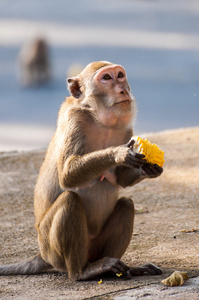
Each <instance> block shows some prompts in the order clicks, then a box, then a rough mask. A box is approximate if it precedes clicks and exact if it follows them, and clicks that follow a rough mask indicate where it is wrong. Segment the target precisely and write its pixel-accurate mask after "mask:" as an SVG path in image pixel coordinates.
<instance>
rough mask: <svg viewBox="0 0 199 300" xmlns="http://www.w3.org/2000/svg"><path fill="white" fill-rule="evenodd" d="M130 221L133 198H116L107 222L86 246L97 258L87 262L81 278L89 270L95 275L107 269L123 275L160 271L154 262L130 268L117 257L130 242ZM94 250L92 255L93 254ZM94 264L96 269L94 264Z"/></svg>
mask: <svg viewBox="0 0 199 300" xmlns="http://www.w3.org/2000/svg"><path fill="white" fill-rule="evenodd" d="M133 222H134V204H133V201H132V200H131V199H130V198H121V199H119V200H118V202H117V204H116V206H115V209H114V211H113V213H112V215H111V216H110V218H109V219H108V221H107V222H106V224H105V226H104V228H103V229H102V231H101V233H100V235H99V236H98V237H97V238H96V239H94V240H93V241H92V244H91V247H90V249H89V257H90V258H91V260H95V259H96V258H99V260H98V261H96V262H95V263H93V264H90V265H87V267H86V268H85V270H84V273H83V274H82V279H88V278H89V277H91V276H90V275H91V274H92V275H98V274H99V273H100V271H101V273H104V272H107V271H112V272H114V273H122V274H123V275H124V276H125V278H131V276H135V275H137V276H138V275H143V274H144V273H145V272H147V273H149V274H151V275H156V274H161V270H160V269H159V268H158V267H156V266H155V265H153V264H147V265H145V266H142V267H138V268H130V267H128V266H126V265H125V264H124V263H123V262H122V261H121V260H120V258H121V257H122V255H123V254H124V252H125V251H126V248H127V247H128V245H129V243H130V240H131V237H132V233H133ZM93 254H94V256H93V257H92V255H93ZM94 266H95V269H94V268H93V267H94ZM94 270H95V272H94ZM90 273H91V274H90Z"/></svg>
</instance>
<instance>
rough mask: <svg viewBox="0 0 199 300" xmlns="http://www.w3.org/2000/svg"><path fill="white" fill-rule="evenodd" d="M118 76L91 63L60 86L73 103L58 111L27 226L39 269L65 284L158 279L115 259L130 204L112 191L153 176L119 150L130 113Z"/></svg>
mask: <svg viewBox="0 0 199 300" xmlns="http://www.w3.org/2000/svg"><path fill="white" fill-rule="evenodd" d="M107 66H108V68H105V73H106V72H108V74H110V75H111V76H112V77H111V80H108V81H107V82H106V80H104V79H103V76H104V75H103V71H102V73H98V72H99V71H98V70H99V69H101V68H103V67H107ZM123 70H124V69H123V68H122V67H120V66H117V65H114V64H111V63H107V62H95V63H92V64H90V65H89V66H88V67H86V68H85V69H84V70H83V71H82V73H81V74H80V75H79V76H78V77H77V78H73V79H69V80H68V82H69V88H70V90H71V93H72V94H73V95H74V96H76V98H75V97H73V96H71V97H69V98H67V99H66V100H65V102H64V103H63V105H62V107H61V109H60V112H59V118H58V123H57V130H56V132H55V135H54V136H53V138H52V140H51V143H50V145H49V148H48V151H47V153H46V157H45V161H44V163H43V165H42V167H41V170H40V173H39V176H38V180H37V184H36V187H35V200H34V212H35V217H36V223H35V225H36V229H37V231H38V241H39V247H40V254H41V257H42V259H43V261H44V263H45V270H46V266H49V268H54V269H56V270H59V271H62V272H68V275H69V278H71V279H89V278H91V277H93V276H96V275H98V274H101V273H104V272H107V271H112V272H114V273H118V272H119V273H123V274H124V275H125V276H130V275H133V274H137V275H138V274H142V273H143V272H145V271H147V272H149V273H153V274H158V273H159V272H160V270H159V269H158V268H157V267H154V266H152V267H151V265H150V266H147V267H146V266H145V267H143V268H137V269H132V268H129V267H127V266H126V265H125V264H123V263H122V262H121V260H120V258H121V256H122V255H123V254H124V252H125V250H126V248H127V246H128V244H129V242H130V239H131V236H132V232H133V220H134V205H133V202H132V200H131V199H129V198H128V199H127V198H125V197H123V198H121V199H118V191H119V187H120V186H122V187H126V186H129V185H133V184H135V183H137V182H139V181H141V180H142V179H144V178H147V177H156V176H159V175H160V174H161V170H159V171H157V172H156V174H154V175H153V176H152V175H150V176H149V175H148V174H147V173H146V171H143V169H142V167H144V165H146V161H145V160H144V159H143V156H142V155H139V154H135V153H134V152H133V151H132V149H131V145H130V144H127V142H128V141H129V139H130V138H131V136H132V134H133V130H132V121H133V116H134V113H135V106H134V98H133V96H132V95H131V94H130V88H129V85H128V82H127V79H126V77H125V74H124V78H122V79H119V78H118V77H117V74H118V72H119V71H122V72H124V71H123ZM94 72H95V74H97V75H96V76H97V77H96V78H97V79H93V78H94V77H93V73H94ZM98 74H99V76H98ZM101 74H102V75H101ZM100 76H102V78H101V77H100ZM85 77H86V78H87V81H86V82H87V83H86V85H85V80H84V79H85ZM89 77H90V82H89V81H88V78H89ZM104 91H106V95H105V96H104ZM96 93H97V94H98V95H99V96H98V97H96V96H94V94H96ZM0 274H2V273H1V268H0ZM27 274H28V272H27Z"/></svg>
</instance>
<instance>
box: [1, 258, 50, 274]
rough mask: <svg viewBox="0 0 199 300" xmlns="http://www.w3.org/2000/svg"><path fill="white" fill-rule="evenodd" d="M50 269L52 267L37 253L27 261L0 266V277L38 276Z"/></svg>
mask: <svg viewBox="0 0 199 300" xmlns="http://www.w3.org/2000/svg"><path fill="white" fill-rule="evenodd" d="M52 269H53V267H52V266H51V265H49V264H47V263H46V262H45V261H44V260H43V258H42V257H41V255H40V253H39V254H37V255H36V256H34V257H32V258H30V259H29V260H27V261H24V262H21V263H16V264H9V265H5V266H0V276H5V275H31V274H39V273H44V272H47V271H50V270H52Z"/></svg>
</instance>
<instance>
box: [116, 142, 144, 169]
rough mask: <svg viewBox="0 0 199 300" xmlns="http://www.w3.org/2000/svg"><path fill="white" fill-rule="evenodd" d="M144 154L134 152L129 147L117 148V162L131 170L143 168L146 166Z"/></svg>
mask: <svg viewBox="0 0 199 300" xmlns="http://www.w3.org/2000/svg"><path fill="white" fill-rule="evenodd" d="M144 158H145V155H144V154H139V153H136V152H135V151H133V150H132V149H131V148H130V147H129V145H128V144H127V145H123V146H119V147H116V148H115V162H116V163H117V164H118V165H120V164H121V165H123V166H126V167H130V168H137V169H139V168H141V167H143V166H144V164H146V159H144Z"/></svg>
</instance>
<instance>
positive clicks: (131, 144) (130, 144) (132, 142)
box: [127, 139, 135, 148]
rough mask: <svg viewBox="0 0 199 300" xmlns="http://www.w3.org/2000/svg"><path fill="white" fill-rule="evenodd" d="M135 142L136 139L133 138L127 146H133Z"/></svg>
mask: <svg viewBox="0 0 199 300" xmlns="http://www.w3.org/2000/svg"><path fill="white" fill-rule="evenodd" d="M134 144H135V141H134V140H133V139H131V140H130V141H129V142H128V143H127V147H129V148H132V147H133V145H134Z"/></svg>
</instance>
